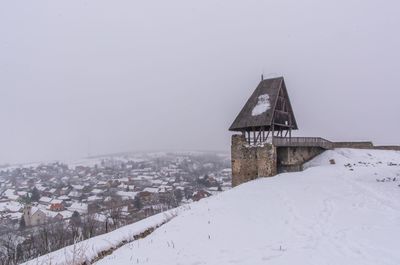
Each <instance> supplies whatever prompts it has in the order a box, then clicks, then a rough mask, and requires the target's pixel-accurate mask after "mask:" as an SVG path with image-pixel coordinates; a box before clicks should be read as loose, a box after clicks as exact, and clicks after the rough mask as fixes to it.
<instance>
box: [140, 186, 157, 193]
mask: <svg viewBox="0 0 400 265" xmlns="http://www.w3.org/2000/svg"><path fill="white" fill-rule="evenodd" d="M143 191H147V192H150V193H158V188H150V187H147V188H144V189H143Z"/></svg>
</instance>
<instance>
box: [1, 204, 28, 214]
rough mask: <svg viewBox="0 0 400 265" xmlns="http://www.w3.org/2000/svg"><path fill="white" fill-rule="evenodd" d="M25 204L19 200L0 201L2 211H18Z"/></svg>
mask: <svg viewBox="0 0 400 265" xmlns="http://www.w3.org/2000/svg"><path fill="white" fill-rule="evenodd" d="M23 207H24V205H23V204H21V203H19V202H17V201H8V202H0V212H8V211H10V212H18V211H19V210H20V209H21V208H23Z"/></svg>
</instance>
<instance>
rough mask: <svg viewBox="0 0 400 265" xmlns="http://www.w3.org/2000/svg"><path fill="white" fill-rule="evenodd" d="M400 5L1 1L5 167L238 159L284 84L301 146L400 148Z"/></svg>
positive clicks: (0, 144) (0, 143)
mask: <svg viewBox="0 0 400 265" xmlns="http://www.w3.org/2000/svg"><path fill="white" fill-rule="evenodd" d="M399 10H400V4H399V1H397V0H396V1H390V0H387V1H372V0H358V1H355V0H335V1H333V0H332V1H320V0H318V1H299V0H293V1H288V0H276V1H272V0H265V1H255V0H246V1H242V0H240V1H239V0H237V1H236V0H223V1H222V0H221V1H216V0H213V1H211V0H202V1H189V0H182V1H175V0H169V1H164V0H163V1H151V0H149V1H133V0H129V1H120V0H113V1H110V0H108V1H103V0H91V1H82V0H81V1H73V0H63V1H53V0H49V1H40V0H36V1H14V0H3V1H0V120H1V129H0V163H14V162H28V161H40V160H53V159H62V160H63V159H77V158H81V157H85V156H87V155H88V154H91V155H95V154H104V153H113V152H122V151H135V150H230V135H231V133H229V132H228V127H229V126H230V124H231V123H232V121H233V120H234V118H235V117H236V115H237V114H238V112H239V111H240V109H241V108H242V106H243V104H244V103H245V102H246V100H247V99H248V97H249V96H250V94H251V93H252V91H253V90H254V89H255V87H256V86H257V84H258V83H259V81H260V75H261V73H264V75H265V76H267V77H268V76H276V75H283V76H284V77H285V82H286V84H287V87H288V92H289V95H290V97H291V101H292V105H293V108H294V111H295V115H296V119H297V123H298V125H299V128H300V130H299V132H298V134H300V135H304V136H322V137H326V138H328V139H331V140H373V141H374V142H375V143H376V144H400V104H399V97H400V92H399V91H400V90H399V88H400V74H399V72H400V71H399V70H400V35H399V28H400V16H399Z"/></svg>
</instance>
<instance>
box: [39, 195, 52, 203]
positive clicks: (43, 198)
mask: <svg viewBox="0 0 400 265" xmlns="http://www.w3.org/2000/svg"><path fill="white" fill-rule="evenodd" d="M52 200H53V199H52V198H49V197H46V196H42V197H40V199H39V202H43V203H50V202H51V201H52Z"/></svg>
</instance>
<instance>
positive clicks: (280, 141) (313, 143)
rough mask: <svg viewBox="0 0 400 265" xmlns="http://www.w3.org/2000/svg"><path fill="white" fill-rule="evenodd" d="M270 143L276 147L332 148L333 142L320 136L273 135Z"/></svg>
mask: <svg viewBox="0 0 400 265" xmlns="http://www.w3.org/2000/svg"><path fill="white" fill-rule="evenodd" d="M272 143H273V145H275V146H278V147H285V146H287V147H291V146H295V147H297V146H298V147H302V146H307V147H321V148H323V149H333V143H332V142H331V141H328V140H326V139H324V138H321V137H291V138H289V137H274V138H273V140H272Z"/></svg>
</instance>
